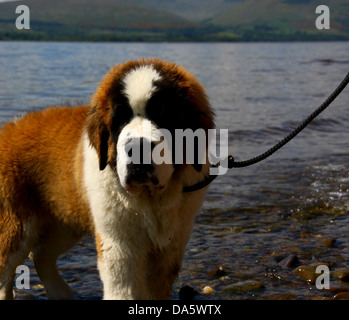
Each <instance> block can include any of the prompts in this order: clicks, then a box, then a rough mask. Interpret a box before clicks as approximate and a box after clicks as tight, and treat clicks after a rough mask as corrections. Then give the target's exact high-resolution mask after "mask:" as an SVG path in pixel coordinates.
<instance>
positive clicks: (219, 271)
mask: <svg viewBox="0 0 349 320" xmlns="http://www.w3.org/2000/svg"><path fill="white" fill-rule="evenodd" d="M226 273H227V268H225V267H223V266H218V267H217V268H215V269H213V270H210V271H209V272H207V276H208V277H210V278H214V277H222V276H224V275H225V274H226Z"/></svg>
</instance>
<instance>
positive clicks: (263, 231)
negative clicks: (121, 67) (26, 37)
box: [0, 42, 349, 299]
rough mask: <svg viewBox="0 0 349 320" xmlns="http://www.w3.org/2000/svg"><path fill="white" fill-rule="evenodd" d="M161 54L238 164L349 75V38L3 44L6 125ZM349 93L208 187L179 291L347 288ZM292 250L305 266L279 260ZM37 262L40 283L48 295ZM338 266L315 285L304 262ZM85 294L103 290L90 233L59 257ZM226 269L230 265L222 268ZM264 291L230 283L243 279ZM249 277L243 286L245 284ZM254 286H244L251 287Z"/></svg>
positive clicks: (281, 294)
mask: <svg viewBox="0 0 349 320" xmlns="http://www.w3.org/2000/svg"><path fill="white" fill-rule="evenodd" d="M149 56H156V57H159V58H162V59H166V60H170V61H173V62H176V63H178V64H181V65H183V66H184V67H185V68H187V69H188V70H190V71H191V72H192V73H193V74H194V75H195V76H196V77H197V78H198V79H199V80H200V81H201V82H202V83H203V84H204V86H205V87H206V90H207V93H208V96H209V98H210V100H211V104H212V106H213V108H214V110H215V112H216V125H217V128H220V129H229V151H230V153H231V154H232V155H234V157H235V158H236V160H245V159H248V158H251V157H253V156H256V155H258V154H260V153H262V152H264V151H265V150H266V149H267V148H269V147H271V146H272V145H273V144H274V143H276V142H278V141H279V140H281V139H282V138H283V137H284V136H286V135H287V134H288V132H290V131H292V130H293V129H294V128H295V127H296V126H297V125H298V123H299V122H300V121H301V120H303V118H305V117H306V116H307V115H308V114H310V113H311V112H312V111H313V110H314V109H315V108H316V107H318V106H319V105H320V104H321V103H322V102H323V101H324V100H325V99H326V98H327V96H328V95H329V94H330V93H331V92H332V91H333V90H334V89H335V87H336V86H337V85H338V84H339V83H340V81H341V80H342V79H343V78H344V76H345V75H346V73H347V72H348V71H349V43H348V42H327V43H49V42H47V43H40V42H0V75H1V76H0V121H1V122H4V121H8V120H10V119H12V118H14V117H15V116H20V115H21V114H23V112H26V111H31V110H36V109H39V108H43V107H45V106H49V105H62V104H69V105H74V104H76V103H88V101H89V98H90V96H91V95H92V94H93V93H94V91H95V89H96V86H97V84H98V82H99V81H100V79H101V78H102V76H103V75H104V74H105V73H106V72H107V71H108V70H109V69H110V67H111V66H113V65H114V64H118V63H121V62H124V61H125V60H128V59H134V58H140V57H149ZM348 123H349V88H347V89H346V90H344V92H343V93H342V94H341V95H340V96H339V97H338V99H337V100H336V101H335V102H334V103H333V104H332V106H331V107H330V108H329V109H328V110H326V111H325V112H324V113H323V114H322V115H321V116H320V117H319V118H318V119H316V120H315V121H314V122H313V123H312V124H311V125H310V126H309V127H308V128H307V129H305V131H303V132H302V133H301V134H300V135H299V136H297V137H296V138H295V139H294V140H293V141H292V142H290V143H289V144H288V145H287V146H286V147H284V148H283V149H282V150H280V151H278V152H277V153H276V154H275V155H273V156H272V157H271V158H269V159H267V160H265V161H264V162H262V163H260V164H257V165H255V166H252V167H248V168H243V169H232V170H231V171H229V172H228V173H227V174H226V175H224V176H220V177H218V178H217V179H216V180H215V181H214V182H213V183H212V185H211V187H210V189H209V192H208V195H207V199H206V202H205V203H204V205H203V207H202V209H201V210H200V212H199V213H198V214H197V217H196V220H195V226H194V230H193V233H192V237H191V240H190V242H189V244H188V247H187V253H186V256H185V260H184V262H183V267H182V270H181V273H180V276H179V278H178V280H177V281H176V283H175V285H174V288H173V298H174V299H178V291H179V289H180V288H182V287H183V286H185V285H188V286H191V287H193V288H194V289H195V290H197V291H198V292H201V290H202V288H203V287H205V286H210V287H212V288H213V289H214V290H215V292H213V293H211V294H206V295H204V294H202V295H201V296H199V297H200V298H206V299H322V298H324V297H325V298H332V297H333V296H334V295H335V294H337V293H338V292H340V291H343V292H348V291H349V284H348V283H346V282H343V281H339V280H337V279H336V277H335V276H333V275H335V274H336V272H337V271H338V270H341V269H349V214H348V213H349V174H348V169H349V139H348V137H349V125H348ZM290 254H295V255H296V256H297V258H298V262H297V263H294V264H293V265H292V266H291V267H290V268H285V267H282V266H281V264H280V263H279V262H280V261H282V259H284V258H287V257H288V256H289V255H290ZM26 263H27V264H28V265H29V266H30V267H31V289H30V290H28V291H19V292H18V293H17V295H18V299H27V298H34V299H44V298H45V295H44V291H43V289H42V286H41V284H40V282H39V280H38V278H37V276H36V273H35V270H34V269H33V268H32V265H31V263H30V262H29V260H28V261H27V262H26ZM316 264H326V265H328V266H329V269H330V273H331V275H332V276H333V277H331V281H330V284H331V289H330V290H320V289H317V288H316V286H315V285H314V284H313V283H308V282H306V281H305V280H303V279H302V278H301V277H299V276H297V275H296V274H295V273H294V270H295V269H296V267H297V266H299V265H301V266H310V265H316ZM59 267H60V268H61V270H62V273H63V277H64V278H65V279H66V280H67V281H68V282H69V283H70V285H71V286H72V287H73V289H75V290H76V291H77V292H78V294H79V295H80V297H81V298H82V299H99V298H101V296H102V286H101V283H100V280H99V277H98V272H97V269H96V253H95V248H94V243H93V240H92V239H84V240H83V241H81V242H80V243H79V244H78V245H77V246H76V247H74V248H73V249H72V250H70V251H69V252H68V253H67V254H65V255H64V256H62V259H61V260H60V261H59ZM217 269H223V271H220V272H215V270H217ZM251 280H253V281H255V282H257V283H258V284H259V286H260V287H261V288H259V289H251V290H247V289H246V285H245V287H244V286H243V285H242V289H241V290H240V291H238V292H235V291H234V292H233V291H228V290H226V288H227V287H228V286H230V285H232V284H236V283H239V282H241V281H251ZM244 283H245V282H243V283H242V284H244ZM245 284H246V283H245Z"/></svg>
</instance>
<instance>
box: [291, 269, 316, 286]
mask: <svg viewBox="0 0 349 320" xmlns="http://www.w3.org/2000/svg"><path fill="white" fill-rule="evenodd" d="M315 270H316V266H310V265H309V266H300V267H298V268H296V269H295V270H294V271H293V272H294V274H295V275H296V276H297V277H299V278H301V279H302V280H304V281H305V282H307V283H308V284H314V283H315V281H316V278H317V277H318V276H319V275H318V274H316V273H315Z"/></svg>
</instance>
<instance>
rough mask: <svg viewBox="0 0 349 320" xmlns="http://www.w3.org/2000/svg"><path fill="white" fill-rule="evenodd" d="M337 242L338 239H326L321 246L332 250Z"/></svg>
mask: <svg viewBox="0 0 349 320" xmlns="http://www.w3.org/2000/svg"><path fill="white" fill-rule="evenodd" d="M335 242H336V239H332V238H325V239H323V240H322V241H321V244H322V245H323V246H325V247H327V248H332V247H334V244H335Z"/></svg>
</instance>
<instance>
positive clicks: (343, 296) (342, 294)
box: [333, 292, 349, 300]
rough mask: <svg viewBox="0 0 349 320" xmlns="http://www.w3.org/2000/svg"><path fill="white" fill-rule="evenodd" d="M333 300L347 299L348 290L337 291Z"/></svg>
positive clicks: (348, 295)
mask: <svg viewBox="0 0 349 320" xmlns="http://www.w3.org/2000/svg"><path fill="white" fill-rule="evenodd" d="M333 300H349V292H340V293H337V294H336V295H335V296H334V297H333Z"/></svg>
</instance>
